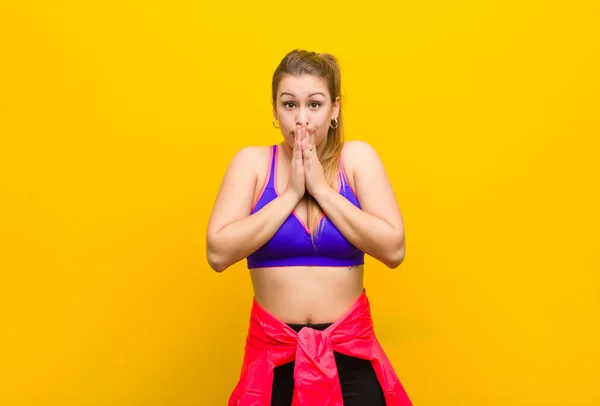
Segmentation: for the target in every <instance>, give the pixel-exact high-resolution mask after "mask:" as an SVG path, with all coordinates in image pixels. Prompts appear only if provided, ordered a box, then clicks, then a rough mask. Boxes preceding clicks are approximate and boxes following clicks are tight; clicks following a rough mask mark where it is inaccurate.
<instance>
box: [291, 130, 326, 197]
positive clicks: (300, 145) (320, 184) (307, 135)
mask: <svg viewBox="0 0 600 406" xmlns="http://www.w3.org/2000/svg"><path fill="white" fill-rule="evenodd" d="M290 188H292V189H293V191H294V192H296V193H298V195H299V197H300V198H301V197H302V196H304V194H305V193H306V192H308V193H309V194H310V195H312V196H313V197H315V198H316V195H318V193H320V192H322V191H324V190H326V189H328V188H330V186H329V184H328V183H327V179H326V178H325V172H324V171H323V166H322V165H321V162H320V161H319V157H318V155H317V147H316V145H315V134H314V130H312V129H309V128H308V127H307V126H306V124H302V125H296V130H295V131H294V149H293V153H292V162H291V171H290V179H289V182H288V189H290Z"/></svg>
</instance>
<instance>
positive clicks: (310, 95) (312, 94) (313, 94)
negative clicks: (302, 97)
mask: <svg viewBox="0 0 600 406" xmlns="http://www.w3.org/2000/svg"><path fill="white" fill-rule="evenodd" d="M284 94H287V95H290V96H292V97H296V96H294V95H293V94H292V93H288V92H282V93H281V94H280V95H279V97H281V96H283V95H284ZM317 94H320V95H321V96H323V97H325V95H324V94H323V93H321V92H315V93H311V94H309V95H308V97H312V96H315V95H317Z"/></svg>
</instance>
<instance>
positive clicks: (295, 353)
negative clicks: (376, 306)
mask: <svg viewBox="0 0 600 406" xmlns="http://www.w3.org/2000/svg"><path fill="white" fill-rule="evenodd" d="M333 351H336V352H339V353H342V354H345V355H349V356H352V357H358V358H362V359H367V360H370V361H371V362H372V363H373V368H374V369H375V373H376V375H377V379H378V380H379V383H380V385H381V388H382V389H383V393H384V396H385V401H386V405H387V406H412V403H411V401H410V400H409V398H408V396H407V394H406V392H405V391H404V388H403V387H402V385H401V383H400V381H399V380H398V377H397V376H396V374H395V372H394V370H393V368H392V365H391V363H390V361H389V360H388V358H387V356H386V355H385V353H384V351H383V349H382V347H381V345H380V344H379V341H378V340H377V338H376V337H375V333H374V330H373V322H372V319H371V311H370V306H369V301H368V299H367V295H366V292H365V291H363V293H362V295H361V296H360V297H359V298H358V299H357V300H356V302H354V304H353V305H352V307H351V308H350V309H349V310H348V311H347V312H346V313H345V314H344V315H343V316H342V317H341V318H340V319H339V320H337V321H336V322H334V323H333V324H332V325H331V326H329V327H328V328H327V329H325V330H323V331H319V330H315V329H311V328H303V329H302V330H300V332H299V333H296V332H295V331H294V330H293V329H292V328H290V327H289V326H288V325H286V324H285V323H283V322H281V321H279V320H278V319H276V318H275V317H274V316H273V315H271V314H270V313H268V312H267V311H266V310H265V309H263V308H262V307H261V306H260V305H259V304H258V303H257V302H256V300H254V301H253V306H252V311H251V316H250V327H249V331H248V336H247V339H246V349H245V355H244V363H243V365H242V371H241V375H240V380H239V381H238V383H237V385H236V387H235V389H234V390H233V393H232V394H231V396H230V398H229V403H228V405H229V406H269V405H270V404H271V392H272V388H273V368H274V367H276V366H279V365H282V364H285V363H288V362H291V361H293V360H295V361H296V362H295V367H294V395H293V400H292V406H343V404H344V402H343V399H342V391H341V387H340V381H339V377H338V372H337V367H336V363H335V358H334V354H333Z"/></svg>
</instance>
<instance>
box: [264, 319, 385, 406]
mask: <svg viewBox="0 0 600 406" xmlns="http://www.w3.org/2000/svg"><path fill="white" fill-rule="evenodd" d="M330 325H331V323H327V324H308V325H307V324H288V326H290V327H291V328H293V329H294V331H296V332H299V331H300V329H302V328H303V327H309V328H314V329H316V330H325V329H326V328H327V327H329V326H330ZM334 356H335V362H336V364H337V368H338V375H339V377H340V385H341V387H342V396H343V398H344V406H385V399H384V397H383V391H382V390H381V385H380V384H379V381H378V380H377V376H376V375H375V370H374V369H373V364H371V361H368V360H364V359H360V358H355V357H350V356H348V355H344V354H340V353H338V352H335V351H334ZM293 391H294V361H292V362H290V363H288V364H284V365H280V366H278V367H275V369H274V377H273V396H272V398H271V406H290V405H291V404H292V394H293Z"/></svg>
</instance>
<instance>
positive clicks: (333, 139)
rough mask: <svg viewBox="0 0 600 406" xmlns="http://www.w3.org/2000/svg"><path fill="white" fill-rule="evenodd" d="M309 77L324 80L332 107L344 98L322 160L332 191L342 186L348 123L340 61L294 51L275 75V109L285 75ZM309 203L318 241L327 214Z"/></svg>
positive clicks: (310, 224)
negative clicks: (342, 164) (346, 124)
mask: <svg viewBox="0 0 600 406" xmlns="http://www.w3.org/2000/svg"><path fill="white" fill-rule="evenodd" d="M302 74H309V75H315V76H318V77H320V78H322V79H323V80H324V81H325V83H327V87H328V89H329V94H330V95H331V102H332V104H333V103H334V102H335V100H336V98H337V97H339V98H340V108H339V114H338V117H337V121H338V123H337V126H336V128H332V126H329V129H328V132H327V141H326V143H325V148H324V149H323V153H322V154H321V157H320V162H321V165H322V166H323V171H324V173H325V179H326V180H327V183H329V185H331V186H332V187H336V186H339V185H338V184H337V182H338V181H339V174H340V173H339V170H340V165H339V162H340V155H341V153H342V148H343V146H344V131H343V130H344V120H343V118H342V104H341V100H342V95H341V75H340V67H339V64H338V61H337V59H336V58H335V57H334V56H333V55H331V54H318V53H316V52H309V51H305V50H299V49H296V50H293V51H291V52H289V53H288V54H287V55H286V56H285V57H284V58H283V59H282V60H281V62H280V63H279V65H278V66H277V68H276V69H275V72H274V73H273V81H272V101H273V107H274V108H275V105H276V103H277V88H278V86H279V82H280V81H281V79H282V78H283V77H284V76H285V75H294V76H296V75H302ZM303 199H304V200H305V201H306V203H307V210H308V224H307V226H308V229H309V230H311V237H312V240H313V243H314V238H315V236H316V235H317V234H318V232H319V231H320V230H321V227H320V226H321V225H322V221H321V220H322V214H323V210H322V209H321V207H320V206H319V204H318V203H317V201H316V200H315V199H314V198H313V197H312V196H311V195H309V194H308V193H307V194H306V195H305V196H304V198H303Z"/></svg>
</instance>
